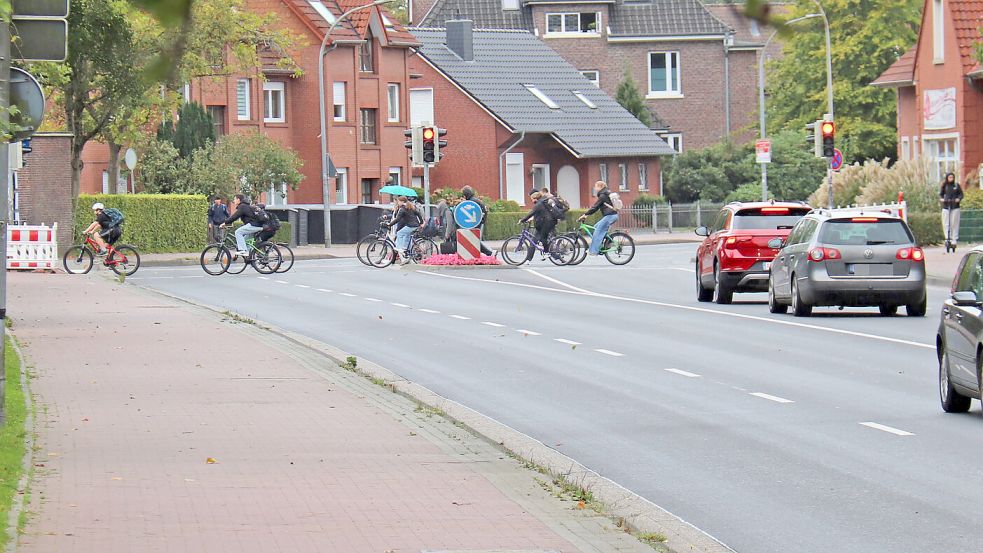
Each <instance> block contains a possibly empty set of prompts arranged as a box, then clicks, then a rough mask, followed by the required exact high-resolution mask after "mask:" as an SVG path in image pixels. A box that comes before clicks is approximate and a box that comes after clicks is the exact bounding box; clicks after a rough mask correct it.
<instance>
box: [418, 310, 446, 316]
mask: <svg viewBox="0 0 983 553" xmlns="http://www.w3.org/2000/svg"><path fill="white" fill-rule="evenodd" d="M417 311H423V312H424V313H434V314H437V315H439V314H440V311H435V310H433V309H417Z"/></svg>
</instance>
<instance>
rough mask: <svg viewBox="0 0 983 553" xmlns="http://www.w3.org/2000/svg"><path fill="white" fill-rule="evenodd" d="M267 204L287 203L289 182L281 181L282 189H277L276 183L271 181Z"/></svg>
mask: <svg viewBox="0 0 983 553" xmlns="http://www.w3.org/2000/svg"><path fill="white" fill-rule="evenodd" d="M266 192H267V194H266V203H267V205H287V183H285V182H281V183H280V190H277V185H276V183H272V182H271V183H270V189H269V190H267V191H266Z"/></svg>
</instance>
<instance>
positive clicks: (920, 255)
mask: <svg viewBox="0 0 983 553" xmlns="http://www.w3.org/2000/svg"><path fill="white" fill-rule="evenodd" d="M895 257H897V258H898V259H900V260H902V261H904V260H906V259H910V260H912V261H924V260H925V252H923V251H922V249H921V248H901V249H900V250H898V254H897V255H896V256H895Z"/></svg>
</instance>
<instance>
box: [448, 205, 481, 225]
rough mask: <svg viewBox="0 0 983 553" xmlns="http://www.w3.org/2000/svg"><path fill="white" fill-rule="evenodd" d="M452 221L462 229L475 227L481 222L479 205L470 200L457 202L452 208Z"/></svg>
mask: <svg viewBox="0 0 983 553" xmlns="http://www.w3.org/2000/svg"><path fill="white" fill-rule="evenodd" d="M454 221H455V222H456V223H457V226H458V227H459V228H462V229H469V228H475V227H477V226H478V225H480V224H481V206H480V205H478V202H473V201H471V200H467V201H464V202H461V203H459V204H458V205H457V207H456V208H454Z"/></svg>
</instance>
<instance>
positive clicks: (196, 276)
mask: <svg viewBox="0 0 983 553" xmlns="http://www.w3.org/2000/svg"><path fill="white" fill-rule="evenodd" d="M174 278H205V275H187V276H178V277H174Z"/></svg>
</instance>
